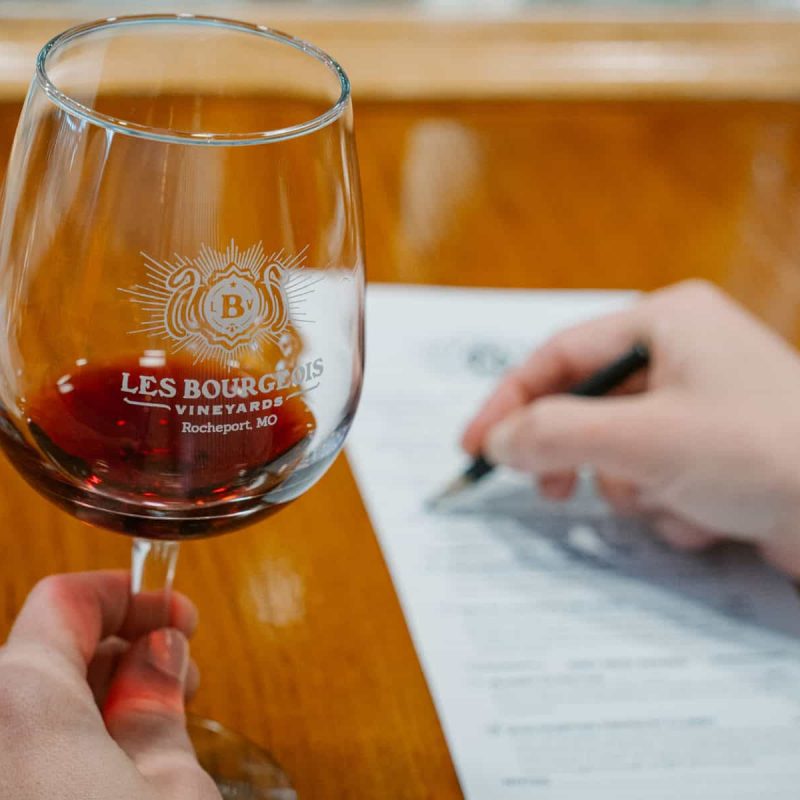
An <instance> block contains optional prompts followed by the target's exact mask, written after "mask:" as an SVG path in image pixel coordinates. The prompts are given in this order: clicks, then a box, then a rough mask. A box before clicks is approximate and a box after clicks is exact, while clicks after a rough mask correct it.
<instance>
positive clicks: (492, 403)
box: [462, 306, 646, 454]
mask: <svg viewBox="0 0 800 800" xmlns="http://www.w3.org/2000/svg"><path fill="white" fill-rule="evenodd" d="M645 320H646V317H644V316H643V315H642V314H640V312H639V309H638V306H633V307H631V308H629V309H626V310H625V311H621V312H618V313H616V314H611V315H608V316H605V317H600V318H599V319H595V320H592V321H591V322H586V323H583V324H581V325H577V326H575V327H573V328H569V329H567V330H565V331H562V332H561V333H559V334H557V335H556V336H554V337H553V338H552V339H550V340H549V341H548V342H546V343H545V344H544V345H543V346H542V347H540V348H538V349H537V350H534V351H533V353H531V355H530V356H528V358H527V359H526V360H525V361H524V362H523V363H522V364H521V365H520V366H519V367H517V368H516V369H514V370H512V371H511V372H510V373H509V374H508V375H507V376H506V377H505V378H504V379H503V381H502V382H501V383H500V385H499V386H498V387H497V389H496V390H495V391H494V392H493V393H492V394H491V395H490V397H489V398H488V400H486V402H485V403H484V404H483V406H482V408H481V409H480V411H479V412H478V413H477V415H476V416H475V417H474V418H473V419H472V421H471V422H470V423H469V425H468V426H467V429H466V430H465V432H464V435H463V437H462V445H463V447H464V449H465V450H466V451H467V452H469V453H472V454H477V453H478V452H479V451H480V449H481V447H482V445H483V442H484V439H485V437H486V434H487V432H488V431H489V430H490V428H492V426H494V425H495V424H496V423H497V422H499V421H500V420H501V419H503V418H505V417H506V416H507V415H508V414H509V413H511V412H512V411H514V410H515V409H518V408H520V407H521V406H525V405H527V404H528V403H530V402H531V401H533V400H535V399H536V398H538V397H542V396H543V395H546V394H553V393H555V392H563V391H566V390H568V389H569V388H570V386H573V385H574V384H575V383H577V382H578V381H579V380H582V379H583V378H586V377H587V376H588V375H590V374H591V373H592V372H594V371H596V370H598V369H600V368H601V367H604V366H606V365H607V364H608V363H609V362H610V361H612V360H613V359H615V358H618V357H619V356H620V355H621V354H622V353H624V352H625V351H626V350H627V349H628V348H629V347H631V346H632V345H633V344H634V342H636V341H637V340H640V339H642V338H645V333H646V331H645V327H646V322H645ZM641 380H642V379H641V378H639V381H640V382H641Z"/></svg>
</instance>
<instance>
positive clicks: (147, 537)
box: [0, 14, 364, 798]
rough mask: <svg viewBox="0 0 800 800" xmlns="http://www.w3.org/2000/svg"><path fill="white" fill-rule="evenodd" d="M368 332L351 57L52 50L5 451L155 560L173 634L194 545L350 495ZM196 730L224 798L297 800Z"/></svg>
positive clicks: (27, 145) (271, 776)
mask: <svg viewBox="0 0 800 800" xmlns="http://www.w3.org/2000/svg"><path fill="white" fill-rule="evenodd" d="M363 307H364V258H363V242H362V220H361V201H360V190H359V181H358V168H357V163H356V153H355V143H354V138H353V118H352V107H351V101H350V85H349V82H348V79H347V76H346V75H345V73H344V71H343V70H342V69H341V67H340V66H339V65H338V64H337V63H336V62H335V61H334V60H333V59H332V58H331V57H330V56H328V55H327V54H325V53H324V52H322V51H321V50H319V49H318V48H316V47H314V46H312V45H310V44H308V43H306V42H302V41H300V40H298V39H294V38H293V37H291V36H287V35H285V34H281V33H278V32H275V31H272V30H269V29H267V28H264V27H262V26H256V25H249V24H246V23H241V22H235V21H230V20H222V19H216V18H210V17H197V16H193V15H186V14H183V15H148V16H137V17H118V18H112V19H109V20H103V21H100V22H96V23H91V24H87V25H81V26H78V27H76V28H73V29H71V30H69V31H67V32H65V33H63V34H61V35H59V36H57V37H55V38H54V39H53V40H51V41H50V42H49V43H48V44H47V45H46V46H45V47H44V48H43V49H42V51H41V53H40V55H39V57H38V59H37V63H36V70H35V74H34V78H33V81H32V83H31V88H30V91H29V93H28V96H27V99H26V102H25V105H24V107H23V111H22V115H21V118H20V122H19V126H18V129H17V134H16V138H15V140H14V145H13V148H12V154H11V159H10V163H9V167H8V171H7V176H6V187H5V195H4V200H3V206H2V216H0V324H2V328H3V338H2V341H0V446H2V447H3V449H4V450H5V452H6V454H7V455H8V457H9V458H10V460H11V462H12V464H13V465H14V466H15V467H16V468H17V469H18V470H19V471H20V473H21V474H22V475H23V476H24V477H25V478H26V479H27V480H28V482H30V483H31V484H32V485H33V486H34V487H35V488H36V489H37V490H38V491H39V492H40V493H41V494H42V495H44V496H45V497H47V498H49V499H50V500H52V501H53V502H55V503H57V504H58V505H59V506H61V507H62V508H64V509H66V510H67V511H68V512H70V513H71V514H73V515H75V516H76V517H79V518H81V519H83V520H86V521H87V522H90V523H93V524H95V525H99V526H101V527H104V528H108V529H111V530H115V531H120V532H123V533H127V534H130V535H132V536H134V537H135V538H134V548H133V568H132V576H131V577H132V590H133V591H134V592H143V591H148V592H150V591H155V592H158V593H159V594H160V596H162V597H163V599H164V604H163V609H166V607H167V601H168V596H169V591H170V587H171V582H172V576H173V574H174V569H175V558H176V554H177V544H176V542H177V541H179V540H181V539H184V538H190V537H201V536H209V535H212V534H216V533H221V532H224V531H228V530H232V529H234V528H235V527H238V526H241V525H244V524H248V523H250V522H253V521H254V520H256V519H259V518H262V517H265V516H267V515H269V514H271V513H274V512H275V511H276V510H278V509H279V508H281V507H282V506H284V505H285V504H286V503H288V502H291V501H292V500H294V499H296V498H298V497H299V496H300V495H301V494H303V492H305V491H306V490H307V489H308V488H309V487H310V486H311V485H312V484H313V483H314V482H315V481H317V480H318V479H319V478H320V477H321V476H322V475H323V474H324V473H325V471H326V470H327V468H328V467H329V466H330V464H331V462H332V461H333V459H334V458H335V457H336V455H337V454H338V452H339V451H340V450H341V447H342V445H343V443H344V439H345V436H346V435H347V431H348V429H349V426H350V423H351V420H352V418H353V414H354V413H355V409H356V406H357V404H358V398H359V394H360V389H361V382H362V377H363V359H364V356H363V340H364V335H363V327H364V323H363ZM165 623H166V616H164V618H163V619H162V620H161V623H160V624H165ZM195 729H196V730H200V729H202V747H201V748H200V749H199V750H198V753H199V754H200V755H201V756H202V757H203V758H205V759H206V762H207V763H209V764H217V765H221V764H224V765H225V775H224V776H218V779H219V780H218V783H219V786H220V788H221V791H223V794H225V792H226V791H227V792H228V794H227V795H226V796H234V795H233V794H231V792H237V794H235V796H237V797H239V796H245V795H243V794H242V792H243V790H244V788H245V787H247V789H248V792H249V793H248V794H247V796H248V797H252V798H277V797H287V796H289V795H288V794H287V792H289V791H290V790H289V789H288V784H287V781H286V780H285V778H284V777H283V776H282V775H281V773H280V770H279V769H277V768H276V767H275V766H274V764H272V763H271V761H270V760H269V758H268V756H267V755H266V754H263V753H260V751H258V750H257V748H255V747H254V746H252V745H250V744H247V743H243V742H242V741H241V740H239V739H237V738H236V737H234V736H233V735H232V734H230V733H226V732H225V731H224V730H222V729H221V728H219V726H216V725H215V724H213V723H208V722H205V723H203V724H202V725H200V727H199V728H198V726H197V724H195ZM215 737H216V738H215ZM237 742H238V744H237ZM215 751H216V758H215V757H214V755H215ZM237 759H238V760H237ZM223 778H224V780H223ZM226 786H227V789H226Z"/></svg>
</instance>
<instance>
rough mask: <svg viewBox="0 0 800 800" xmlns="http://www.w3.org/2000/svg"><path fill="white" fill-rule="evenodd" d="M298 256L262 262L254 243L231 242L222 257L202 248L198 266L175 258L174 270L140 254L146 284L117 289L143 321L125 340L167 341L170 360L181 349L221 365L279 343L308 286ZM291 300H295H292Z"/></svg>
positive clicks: (259, 247)
mask: <svg viewBox="0 0 800 800" xmlns="http://www.w3.org/2000/svg"><path fill="white" fill-rule="evenodd" d="M304 252H305V249H304V250H303V251H301V252H300V253H298V254H297V255H295V256H291V257H289V256H286V255H284V253H283V251H281V252H279V253H274V254H273V255H272V256H270V257H269V258H267V256H266V255H265V254H264V248H263V247H262V245H261V243H260V242H259V243H258V244H254V245H253V246H252V247H249V248H248V249H247V250H240V249H239V248H238V247H237V246H236V244H235V243H234V242H233V241H232V242H231V243H230V244H229V245H228V247H227V248H226V249H225V250H224V251H222V250H213V249H212V248H210V247H207V246H205V245H202V246H201V247H200V253H199V255H198V256H197V257H196V258H193V259H188V258H184V257H183V256H177V257H176V258H175V260H174V261H173V262H170V261H157V260H156V259H154V258H152V257H151V256H149V255H147V254H146V253H142V255H143V256H144V258H145V259H146V271H147V281H146V282H145V283H144V284H137V285H136V286H133V287H131V288H129V289H120V291H122V292H124V293H125V294H127V295H129V297H130V299H131V302H133V303H136V304H138V305H140V306H141V307H142V308H144V309H145V310H146V311H147V312H148V314H149V319H148V320H147V322H145V324H144V325H142V326H141V327H140V328H138V329H137V330H135V331H131V333H147V334H152V335H155V336H160V337H161V338H163V339H169V340H171V341H172V342H173V347H172V351H173V352H178V351H179V350H183V349H184V348H185V349H187V350H188V351H189V352H191V353H193V355H194V360H195V362H197V361H201V360H206V359H214V360H217V361H220V362H222V363H225V362H227V361H228V360H229V359H230V358H231V357H234V358H235V357H236V356H238V355H240V354H241V353H242V352H243V351H245V350H247V349H251V350H257V349H258V348H259V347H260V346H261V345H262V344H264V343H266V342H275V343H277V342H279V341H280V338H281V334H282V333H284V331H285V330H286V328H287V326H288V325H289V314H290V311H291V310H292V306H293V305H294V304H299V303H301V302H302V301H303V295H305V294H307V291H308V288H309V284H310V283H311V282H309V281H305V280H302V279H298V276H297V273H298V272H300V271H301V270H302V267H303V262H304V261H305V256H304ZM314 282H316V281H314ZM301 290H302V294H301ZM293 292H294V293H295V294H296V295H300V296H296V297H295V298H294V300H293V299H292V294H293Z"/></svg>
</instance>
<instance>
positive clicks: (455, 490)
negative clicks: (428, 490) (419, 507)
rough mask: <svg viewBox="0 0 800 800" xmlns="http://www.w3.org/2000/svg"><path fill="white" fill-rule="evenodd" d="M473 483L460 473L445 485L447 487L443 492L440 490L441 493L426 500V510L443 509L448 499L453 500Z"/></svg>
mask: <svg viewBox="0 0 800 800" xmlns="http://www.w3.org/2000/svg"><path fill="white" fill-rule="evenodd" d="M471 483H472V482H471V481H470V480H468V479H467V478H466V477H465V476H463V475H460V476H459V477H458V478H456V479H455V480H454V481H451V482H450V483H448V484H447V486H445V488H444V489H443V490H442V491H441V492H439V494H436V495H434V496H433V497H431V498H429V499H428V500H426V501H425V510H426V511H441V509H442V507H443V506H445V505H447V503H448V501H450V500H452V499H453V498H455V497H458V495H460V494H461V492H463V491H464V489H466V488H467V486H470V485H471Z"/></svg>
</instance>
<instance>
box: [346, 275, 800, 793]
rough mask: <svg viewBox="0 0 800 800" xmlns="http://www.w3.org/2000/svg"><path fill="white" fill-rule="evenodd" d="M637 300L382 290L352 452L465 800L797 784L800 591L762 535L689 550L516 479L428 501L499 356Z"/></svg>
mask: <svg viewBox="0 0 800 800" xmlns="http://www.w3.org/2000/svg"><path fill="white" fill-rule="evenodd" d="M629 299H630V295H627V294H623V293H601V292H594V293H588V292H572V293H567V292H504V291H494V290H488V291H477V290H452V289H423V288H406V287H384V286H372V287H371V288H370V290H369V293H368V323H367V332H368V359H367V362H368V365H367V379H366V384H365V390H364V397H363V401H362V404H361V409H360V411H359V415H358V417H357V420H356V424H355V426H354V429H353V432H352V433H351V435H350V440H349V447H348V450H349V457H350V462H351V465H352V466H353V468H354V470H355V473H356V476H357V479H358V482H359V486H360V487H361V491H362V494H363V496H364V499H365V501H366V504H367V507H368V509H369V513H370V515H371V518H372V520H373V523H374V526H375V529H376V532H377V535H378V537H379V540H380V543H381V546H382V548H383V551H384V554H385V556H386V559H387V562H388V564H389V568H390V570H391V573H392V576H393V578H394V582H395V585H396V587H397V591H398V594H399V596H400V599H401V602H402V605H403V608H404V610H405V614H406V618H407V620H408V624H409V627H410V630H411V633H412V636H413V638H414V642H415V644H416V648H417V652H418V654H419V657H420V660H421V663H422V666H423V669H424V671H425V674H426V677H427V679H428V683H429V685H430V688H431V691H432V694H433V697H434V700H435V702H436V706H437V709H438V712H439V716H440V719H441V721H442V725H443V727H444V730H445V734H446V736H447V740H448V743H449V746H450V750H451V753H452V756H453V760H454V762H455V765H456V769H457V771H458V774H459V777H460V780H461V785H462V788H463V790H464V794H465V796H466V797H467V798H468V800H512V799H513V800H520V798H524V799H525V800H586V798H592V800H606V798H608V799H609V800H611V799H612V798H613V800H662V799H663V800H667V798H669V800H675V798H681V800H692V799H694V798H697V800H700V798H702V800H723V798H724V800H744V799H745V798H748V799H749V798H753V799H755V798H758V800H772V799H773V798H774V799H775V800H778V798H780V800H785V799H786V798H795V797H798V796H800V603H798V600H797V598H796V595H795V593H794V590H793V588H792V586H791V584H790V583H789V582H788V581H787V580H785V579H784V578H782V577H781V576H779V575H778V574H777V573H775V572H773V571H772V570H770V569H768V568H767V567H765V566H763V565H762V564H761V563H760V562H759V561H757V560H756V559H755V558H754V556H753V555H752V553H750V551H748V550H746V549H743V548H730V549H722V550H715V551H714V552H712V553H710V554H708V555H704V556H684V555H679V554H676V553H673V552H672V551H670V550H669V549H668V548H666V547H665V546H663V545H662V544H660V543H659V542H658V541H657V540H656V539H654V538H653V537H652V536H651V535H649V533H648V531H647V530H646V529H645V528H644V527H643V526H641V525H639V524H638V523H636V522H633V521H631V520H623V519H619V518H615V517H612V516H610V515H609V514H608V512H607V510H606V508H605V506H604V505H603V504H602V502H601V501H599V500H598V499H597V498H596V497H595V496H594V495H593V494H592V492H591V490H590V489H587V488H585V487H584V488H582V489H581V492H580V495H579V497H578V498H577V499H576V500H574V501H572V502H571V503H569V504H568V505H567V506H565V507H560V506H555V505H552V504H548V503H546V502H544V501H542V500H540V499H538V498H537V496H536V495H535V493H534V492H533V490H532V487H531V484H530V482H529V481H527V480H525V479H522V478H519V477H518V476H511V475H509V474H501V475H495V476H492V477H491V478H490V479H487V481H486V483H485V485H483V486H481V487H480V489H479V490H478V491H477V492H476V493H475V495H474V496H473V497H471V498H470V499H469V500H468V501H466V502H465V503H463V504H461V506H459V508H458V509H457V510H456V511H454V512H453V513H449V514H447V515H435V514H431V513H428V512H426V511H425V509H424V507H423V503H424V500H425V498H427V497H428V496H429V495H430V494H431V493H432V492H434V491H435V490H436V489H438V488H440V487H441V485H442V483H443V482H444V481H446V480H448V479H449V478H450V477H451V476H453V475H454V474H456V473H457V471H458V470H459V469H460V468H461V467H462V466H463V463H464V461H463V456H462V455H461V453H460V452H459V451H458V449H457V447H456V440H457V436H458V434H459V432H460V430H461V427H462V425H463V423H464V422H465V421H466V420H467V419H468V417H469V415H470V414H471V413H472V412H473V410H474V409H475V408H476V406H477V404H478V403H479V401H480V399H481V398H482V396H484V395H485V394H486V393H487V392H488V391H489V389H490V388H491V386H492V385H493V383H494V381H495V380H496V377H497V374H498V372H499V371H501V370H502V369H503V368H504V367H505V366H507V365H508V363H510V362H511V361H513V360H515V359H517V358H519V357H520V356H521V355H522V354H523V353H525V352H527V351H528V350H529V349H530V348H531V347H532V346H534V345H535V344H536V343H537V342H539V341H541V340H542V339H543V338H545V337H546V336H547V335H549V334H550V333H552V332H553V331H555V330H556V329H558V328H560V327H563V326H565V325H567V324H569V323H572V322H574V321H577V320H579V319H583V318H588V317H591V316H596V315H599V314H601V313H605V312H607V311H609V310H612V309H615V308H618V307H620V306H621V305H622V304H624V303H625V302H628V301H629Z"/></svg>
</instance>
